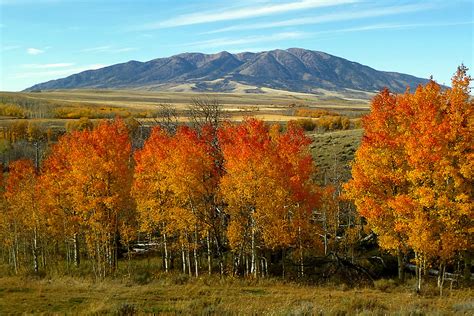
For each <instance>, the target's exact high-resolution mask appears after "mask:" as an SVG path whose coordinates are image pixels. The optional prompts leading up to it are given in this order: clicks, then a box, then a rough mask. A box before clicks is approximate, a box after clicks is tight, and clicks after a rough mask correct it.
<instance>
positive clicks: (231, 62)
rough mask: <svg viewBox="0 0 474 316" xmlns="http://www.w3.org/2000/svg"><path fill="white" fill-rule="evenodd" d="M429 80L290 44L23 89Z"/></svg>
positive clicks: (170, 60) (343, 86) (220, 88)
mask: <svg viewBox="0 0 474 316" xmlns="http://www.w3.org/2000/svg"><path fill="white" fill-rule="evenodd" d="M427 81H428V79H424V78H417V77H415V76H411V75H408V74H403V73H398V72H392V71H390V72H388V71H380V70H375V69H373V68H371V67H369V66H365V65H362V64H360V63H357V62H353V61H350V60H347V59H344V58H341V57H337V56H334V55H330V54H327V53H325V52H320V51H312V50H306V49H302V48H288V49H285V50H283V49H275V50H269V51H262V52H258V53H252V52H241V53H236V54H231V53H229V52H227V51H222V52H219V53H216V54H204V53H181V54H178V55H173V56H170V57H164V58H155V59H152V60H149V61H146V62H140V61H136V60H130V61H128V62H124V63H119V64H114V65H111V66H107V67H104V68H100V69H95V70H86V71H83V72H80V73H77V74H73V75H70V76H68V77H65V78H61V79H55V80H50V81H47V82H43V83H39V84H36V85H33V86H31V87H29V88H27V89H25V90H24V91H34V90H53V89H79V88H84V89H85V88H87V89H90V88H100V89H146V90H166V89H169V88H170V87H175V86H179V85H183V84H188V85H190V87H191V89H192V90H195V91H206V92H231V91H232V89H235V87H236V86H237V85H245V86H251V87H254V88H255V89H257V90H258V89H261V88H270V89H277V90H285V91H292V92H303V93H316V94H317V93H319V91H320V90H321V89H324V90H330V91H339V92H340V91H345V90H357V91H365V92H378V91H379V90H381V89H383V88H385V87H387V88H389V89H390V90H392V91H394V92H403V91H404V90H405V89H406V88H407V87H410V88H415V87H416V86H418V85H419V84H424V83H426V82H427ZM255 89H250V90H251V91H254V90H255Z"/></svg>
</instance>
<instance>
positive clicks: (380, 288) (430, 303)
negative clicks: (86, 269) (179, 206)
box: [0, 273, 474, 315]
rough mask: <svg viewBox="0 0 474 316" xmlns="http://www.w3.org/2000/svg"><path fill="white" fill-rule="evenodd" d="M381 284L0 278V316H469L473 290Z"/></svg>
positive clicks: (173, 277)
mask: <svg viewBox="0 0 474 316" xmlns="http://www.w3.org/2000/svg"><path fill="white" fill-rule="evenodd" d="M413 288H414V285H413V284H411V282H410V281H409V282H407V284H405V285H397V284H396V283H394V282H392V281H389V280H379V281H376V282H375V285H374V286H373V287H364V288H348V287H346V286H344V285H339V286H338V285H307V284H306V285H305V284H299V283H296V282H289V281H284V280H282V279H260V280H252V279H237V278H232V277H223V278H220V277H218V276H203V277H199V278H193V277H188V276H187V275H182V274H169V275H165V274H163V273H161V274H160V273H157V274H155V275H151V276H149V277H148V279H145V280H143V277H142V278H140V277H138V278H137V276H135V277H134V276H127V275H123V276H120V277H115V278H111V279H106V280H102V281H95V280H93V279H91V278H87V277H82V278H80V277H72V276H62V277H54V278H48V277H44V278H42V279H37V278H32V277H25V276H24V277H18V276H16V277H13V276H7V277H0V311H1V312H0V314H18V313H27V314H30V313H34V314H37V313H54V314H64V313H73V314H103V313H107V314H109V313H110V314H119V315H120V314H122V315H124V314H125V315H126V314H127V312H128V313H129V314H131V313H132V312H133V313H155V314H157V313H160V314H177V313H180V314H272V315H313V314H322V315H387V314H396V315H424V314H429V315H433V314H434V315H447V314H459V315H472V313H474V299H473V297H474V296H473V295H474V292H473V291H472V289H470V288H464V289H452V290H449V291H447V293H446V295H445V296H443V297H439V296H438V294H437V293H438V291H437V290H436V289H435V287H434V285H429V286H425V290H424V291H423V292H422V293H421V294H416V293H415V292H414V290H413Z"/></svg>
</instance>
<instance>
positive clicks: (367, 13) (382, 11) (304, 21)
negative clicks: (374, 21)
mask: <svg viewBox="0 0 474 316" xmlns="http://www.w3.org/2000/svg"><path fill="white" fill-rule="evenodd" d="M432 8H434V6H433V5H432V4H427V3H420V4H410V5H401V6H390V7H385V8H374V9H366V10H360V11H343V12H338V13H332V14H325V15H319V16H311V17H304V18H296V19H289V20H284V21H276V22H268V23H252V24H239V25H233V26H229V27H225V28H220V29H217V30H212V31H209V32H205V33H203V34H214V33H222V32H230V31H244V30H259V29H265V28H276V27H287V26H298V25H311V24H320V23H329V22H338V21H347V20H357V19H364V18H372V17H380V16H388V15H398V14H404V13H411V12H418V11H422V10H428V9H432Z"/></svg>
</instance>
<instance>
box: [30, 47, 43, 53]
mask: <svg viewBox="0 0 474 316" xmlns="http://www.w3.org/2000/svg"><path fill="white" fill-rule="evenodd" d="M26 52H27V53H28V54H29V55H39V54H43V53H44V52H45V51H44V50H43V49H39V48H33V47H30V48H27V49H26Z"/></svg>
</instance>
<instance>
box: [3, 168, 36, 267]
mask: <svg viewBox="0 0 474 316" xmlns="http://www.w3.org/2000/svg"><path fill="white" fill-rule="evenodd" d="M37 182H38V177H37V171H36V169H35V167H34V164H33V162H32V161H31V160H27V159H22V160H17V161H14V162H12V163H11V164H10V166H9V173H8V178H7V180H6V190H5V199H6V202H7V208H8V210H7V214H6V215H7V217H8V219H9V222H10V227H11V228H12V229H13V238H14V240H13V244H12V245H13V249H12V250H13V252H12V254H13V258H14V259H13V260H14V261H15V263H14V265H15V270H17V267H18V262H19V260H18V257H19V246H20V244H19V243H20V240H21V239H23V241H24V243H25V244H26V245H28V246H29V247H31V250H32V258H33V269H34V271H35V272H38V269H39V258H38V257H39V253H38V251H39V243H40V241H39V239H40V235H41V232H42V227H43V225H42V224H43V221H42V219H43V217H42V216H41V214H40V210H39V204H38V190H37Z"/></svg>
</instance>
